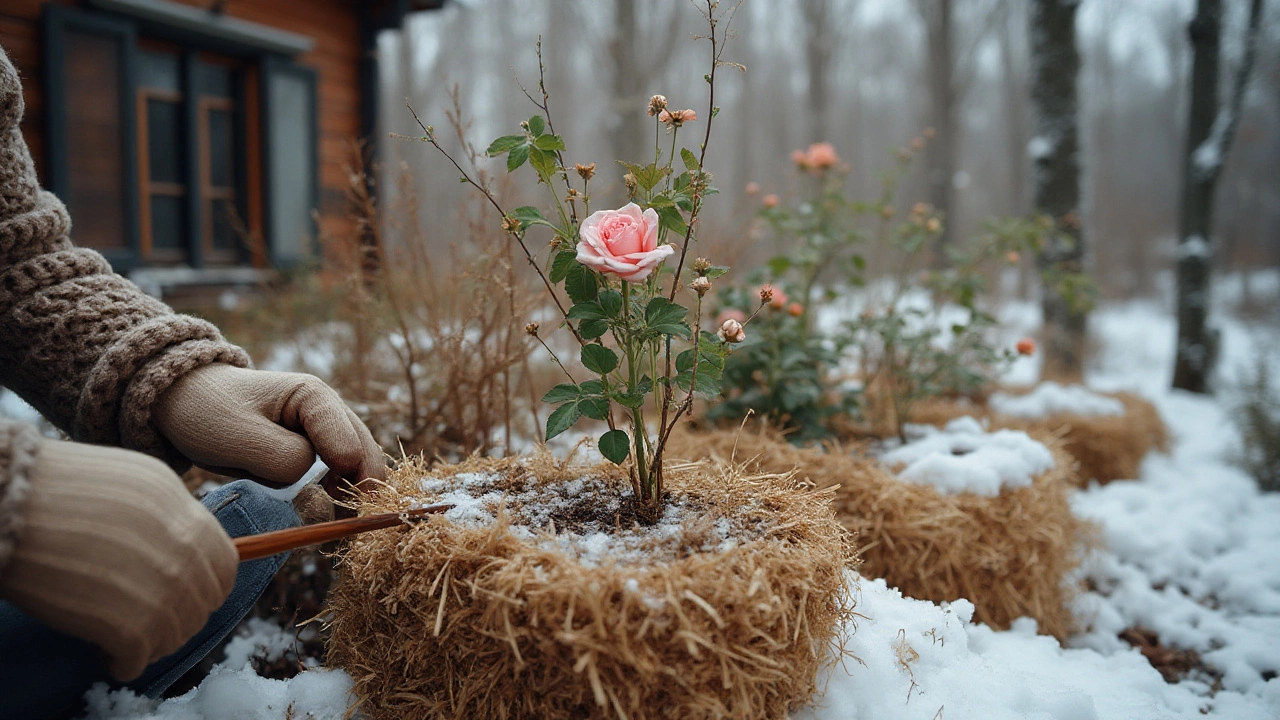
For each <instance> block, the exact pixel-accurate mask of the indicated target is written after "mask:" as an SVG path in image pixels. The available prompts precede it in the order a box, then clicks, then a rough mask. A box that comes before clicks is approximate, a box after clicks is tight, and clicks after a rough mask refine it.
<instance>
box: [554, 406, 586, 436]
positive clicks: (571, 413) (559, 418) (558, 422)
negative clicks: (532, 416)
mask: <svg viewBox="0 0 1280 720" xmlns="http://www.w3.org/2000/svg"><path fill="white" fill-rule="evenodd" d="M581 417H582V412H581V411H579V410H578V403H568V404H567V405H561V406H560V407H558V408H556V411H555V412H553V413H551V416H550V417H548V418H547V440H550V439H551V438H553V437H555V436H557V435H559V434H560V433H562V432H564V431H565V430H568V429H569V428H571V427H573V424H574V423H576V422H578V419H579V418H581Z"/></svg>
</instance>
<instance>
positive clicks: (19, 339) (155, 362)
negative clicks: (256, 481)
mask: <svg viewBox="0 0 1280 720" xmlns="http://www.w3.org/2000/svg"><path fill="white" fill-rule="evenodd" d="M22 113H23V99H22V85H21V83H20V82H19V79H18V73H17V71H16V70H15V69H14V67H13V64H12V63H11V62H10V61H9V58H8V56H7V55H6V54H5V53H4V51H3V49H0V385H3V386H4V387H6V388H8V389H10V390H12V391H14V392H16V393H17V394H18V395H20V396H21V397H22V398H23V399H24V400H26V401H27V402H29V403H30V404H31V405H32V406H34V407H35V408H36V409H37V410H39V411H40V412H41V413H42V414H43V415H44V416H45V417H46V418H48V419H49V421H50V422H52V423H53V424H55V425H57V426H58V427H59V428H61V429H62V430H63V431H64V432H66V433H67V434H68V435H69V436H70V437H71V439H72V440H76V441H79V442H87V443H97V444H102V445H115V446H120V447H126V448H130V449H133V450H139V451H141V452H144V453H147V454H150V455H154V456H156V457H158V458H160V459H162V460H164V461H166V462H167V463H169V465H170V466H172V467H173V468H174V469H175V470H176V471H178V472H182V471H183V470H185V469H186V468H187V467H189V466H190V462H189V461H188V460H187V459H186V458H184V457H182V455H181V454H180V453H178V452H177V450H175V449H174V448H173V446H172V445H170V444H169V443H168V441H166V440H165V439H164V438H163V437H162V436H160V434H159V433H158V432H156V430H155V428H154V427H153V426H152V424H151V411H152V407H153V405H154V403H155V401H156V399H157V398H158V397H159V396H160V395H161V394H162V393H164V391H165V390H167V389H168V388H169V387H170V386H171V385H172V384H173V383H174V382H175V381H176V380H177V379H178V378H179V377H181V376H182V375H183V374H184V373H187V372H189V371H191V370H194V369H196V368H199V367H202V366H204V365H208V364H211V363H215V362H223V363H229V364H232V365H237V366H240V367H248V366H249V357H248V355H246V354H245V352H244V351H243V350H241V349H240V348H238V347H236V346H234V345H231V344H229V343H227V342H225V341H224V340H223V339H222V336H221V335H220V334H219V333H218V330H217V328H215V327H214V326H213V325H210V324H209V323H207V322H204V321H203V320H198V319H196V318H193V317H189V316H185V315H177V314H175V313H174V312H173V311H172V310H170V309H169V308H168V307H167V306H166V305H164V304H163V303H161V302H160V301H158V300H155V299H154V298H151V297H150V296H148V295H146V294H145V293H143V292H142V291H140V290H139V289H138V288H137V287H136V286H134V285H133V284H132V283H130V282H129V281H128V280H125V279H124V278H123V277H121V276H119V275H117V274H115V273H114V272H112V270H111V266H110V265H108V264H107V261H106V260H105V259H104V258H103V257H102V256H101V255H99V254H98V253H96V252H94V251H92V250H87V249H84V248H77V247H75V246H74V245H72V244H71V240H70V237H69V233H70V230H71V219H70V218H69V217H68V215H67V211H66V208H64V207H63V205H62V203H61V202H60V201H59V200H58V198H57V197H55V196H54V195H53V194H51V193H48V192H44V191H42V190H40V187H39V184H38V182H37V180H36V174H35V169H34V167H33V166H32V164H31V155H30V153H29V152H28V151H27V144H26V142H25V141H24V140H23V138H22V133H21V131H20V130H19V129H18V123H19V121H20V120H21V119H22ZM38 450H39V434H38V433H37V432H36V430H35V428H33V427H31V426H29V425H24V424H22V423H16V422H11V421H7V420H0V574H3V573H4V567H5V565H6V564H7V563H8V560H9V557H10V555H11V554H12V552H13V548H14V546H15V545H16V543H17V542H18V538H19V536H20V534H21V532H22V517H23V509H24V505H25V502H26V497H27V494H28V491H29V478H30V475H31V472H32V469H33V467H34V466H35V463H36V459H37V455H38Z"/></svg>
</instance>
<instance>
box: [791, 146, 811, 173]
mask: <svg viewBox="0 0 1280 720" xmlns="http://www.w3.org/2000/svg"><path fill="white" fill-rule="evenodd" d="M791 162H793V163H795V165H796V167H798V168H800V169H801V170H808V169H809V156H808V154H806V153H805V151H803V150H792V151H791Z"/></svg>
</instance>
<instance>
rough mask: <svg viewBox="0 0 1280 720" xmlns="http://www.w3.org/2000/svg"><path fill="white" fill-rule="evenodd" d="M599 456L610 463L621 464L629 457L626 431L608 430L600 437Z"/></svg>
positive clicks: (628, 442)
mask: <svg viewBox="0 0 1280 720" xmlns="http://www.w3.org/2000/svg"><path fill="white" fill-rule="evenodd" d="M600 454H601V455H603V456H605V457H606V458H608V459H609V461H610V462H613V463H616V464H619V465H620V464H622V461H623V460H626V459H627V457H628V456H630V455H631V438H629V437H627V431H626V430H610V431H609V432H607V433H605V434H603V435H601V436H600Z"/></svg>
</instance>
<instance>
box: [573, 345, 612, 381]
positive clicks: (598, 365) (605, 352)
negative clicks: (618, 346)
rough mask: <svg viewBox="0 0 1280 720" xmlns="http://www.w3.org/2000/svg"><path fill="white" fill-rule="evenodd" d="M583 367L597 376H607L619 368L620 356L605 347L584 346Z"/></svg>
mask: <svg viewBox="0 0 1280 720" xmlns="http://www.w3.org/2000/svg"><path fill="white" fill-rule="evenodd" d="M582 365H583V366H584V367H586V368H587V369H588V370H590V371H591V372H593V373H595V374H597V375H606V374H608V373H611V372H613V371H614V369H615V368H617V367H618V354H617V353H615V352H614V351H612V350H610V349H609V348H607V347H605V346H603V345H595V344H591V345H584V346H583V348H582Z"/></svg>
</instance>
